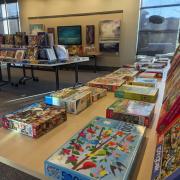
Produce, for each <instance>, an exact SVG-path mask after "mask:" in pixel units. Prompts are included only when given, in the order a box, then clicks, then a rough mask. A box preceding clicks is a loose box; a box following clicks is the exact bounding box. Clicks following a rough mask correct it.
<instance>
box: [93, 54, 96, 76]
mask: <svg viewBox="0 0 180 180" xmlns="http://www.w3.org/2000/svg"><path fill="white" fill-rule="evenodd" d="M93 58H94V73H96V72H97V71H96V67H97V59H96V56H94V57H93Z"/></svg>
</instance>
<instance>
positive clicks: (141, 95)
mask: <svg viewBox="0 0 180 180" xmlns="http://www.w3.org/2000/svg"><path fill="white" fill-rule="evenodd" d="M115 96H116V97H118V98H125V99H131V100H137V101H145V102H150V103H155V102H156V100H157V96H158V89H156V88H151V87H145V86H134V85H122V86H121V87H120V88H118V89H117V91H116V92H115Z"/></svg>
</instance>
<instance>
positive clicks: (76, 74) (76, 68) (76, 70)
mask: <svg viewBox="0 0 180 180" xmlns="http://www.w3.org/2000/svg"><path fill="white" fill-rule="evenodd" d="M78 82H79V76H78V63H75V83H76V84H78Z"/></svg>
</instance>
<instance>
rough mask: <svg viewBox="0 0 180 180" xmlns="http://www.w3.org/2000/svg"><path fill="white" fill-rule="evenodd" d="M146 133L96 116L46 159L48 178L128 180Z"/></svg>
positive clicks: (137, 128) (140, 127) (138, 128)
mask: <svg viewBox="0 0 180 180" xmlns="http://www.w3.org/2000/svg"><path fill="white" fill-rule="evenodd" d="M145 130H146V128H145V127H143V126H140V125H135V124H131V123H126V122H123V121H116V120H112V119H107V118H103V117H95V118H94V119H93V120H92V121H91V122H90V123H89V124H88V125H87V126H86V127H84V128H83V129H82V130H80V131H79V132H78V133H76V134H75V135H74V136H73V137H72V138H71V139H69V140H68V141H67V142H66V143H65V144H64V145H62V146H61V147H60V148H59V149H58V150H57V151H56V152H55V153H54V154H52V155H51V156H50V157H49V158H48V159H47V160H45V163H44V166H45V175H46V176H48V177H50V178H52V179H57V180H61V179H65V180H68V179H76V180H93V179H94V180H95V179H99V180H100V179H101V180H109V179H111V180H127V179H129V178H130V176H132V173H133V171H134V168H135V167H134V164H135V162H136V161H137V155H138V152H139V150H140V149H141V146H142V142H143V139H144V135H145Z"/></svg>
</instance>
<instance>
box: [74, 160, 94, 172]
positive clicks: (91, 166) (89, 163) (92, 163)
mask: <svg viewBox="0 0 180 180" xmlns="http://www.w3.org/2000/svg"><path fill="white" fill-rule="evenodd" d="M95 167H96V164H95V163H94V162H91V161H86V162H85V163H84V164H83V165H82V167H80V168H79V169H77V171H79V170H82V169H90V168H95Z"/></svg>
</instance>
